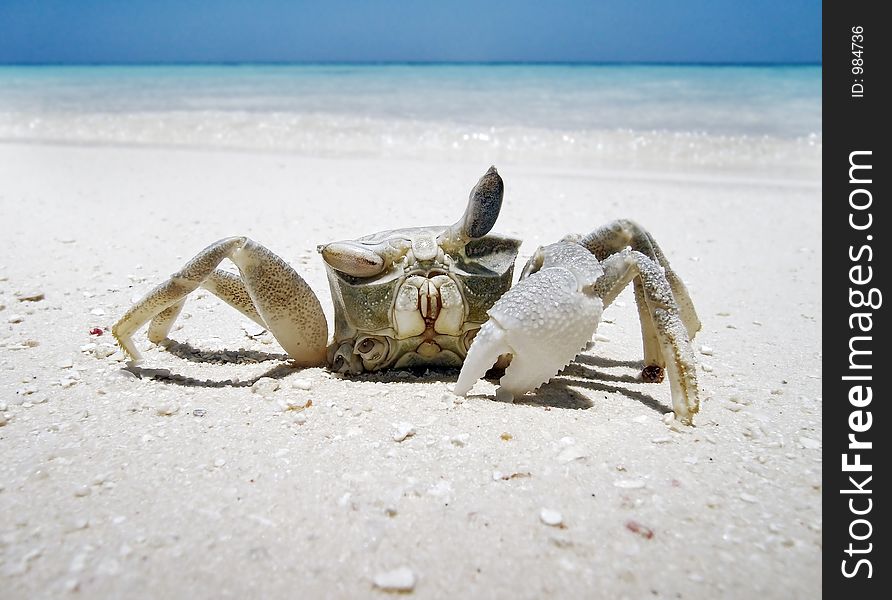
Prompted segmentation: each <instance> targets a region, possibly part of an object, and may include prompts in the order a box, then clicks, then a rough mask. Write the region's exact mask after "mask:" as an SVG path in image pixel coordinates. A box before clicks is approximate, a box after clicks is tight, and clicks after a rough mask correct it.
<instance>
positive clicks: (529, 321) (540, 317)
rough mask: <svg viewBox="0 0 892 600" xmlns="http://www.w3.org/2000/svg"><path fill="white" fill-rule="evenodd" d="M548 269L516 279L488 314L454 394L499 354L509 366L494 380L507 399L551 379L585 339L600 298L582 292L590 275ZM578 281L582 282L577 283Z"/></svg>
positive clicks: (591, 330)
mask: <svg viewBox="0 0 892 600" xmlns="http://www.w3.org/2000/svg"><path fill="white" fill-rule="evenodd" d="M585 275H586V276H582V274H581V273H580V272H578V271H575V270H570V269H567V268H564V267H559V266H553V267H548V268H545V269H542V270H541V271H537V272H536V273H533V274H532V275H530V276H529V277H527V278H526V279H522V280H521V281H520V282H518V284H517V285H515V286H514V287H513V288H511V289H510V290H508V291H507V292H506V293H505V295H503V296H502V297H501V298H499V300H498V302H496V303H495V304H494V305H493V307H492V308H491V309H490V310H489V316H490V319H489V321H487V322H486V323H484V324H483V327H481V328H480V332H479V333H478V334H477V337H476V338H474V342H473V343H472V344H471V347H470V348H469V349H468V356H467V357H466V358H465V362H464V365H463V366H462V369H461V373H460V374H459V376H458V382H457V383H456V385H455V393H456V394H458V395H460V396H464V395H466V394H467V393H468V392H469V391H470V390H471V388H472V387H473V385H474V384H475V383H476V382H477V380H478V379H480V378H481V377H483V375H484V374H485V373H486V371H487V370H489V369H490V368H491V367H492V366H493V364H494V363H495V362H496V360H497V359H498V357H499V356H500V355H502V354H511V355H512V359H511V364H510V365H509V367H508V369H507V370H506V371H505V375H504V376H503V377H502V379H501V380H500V381H499V383H500V385H501V387H500V388H499V390H498V393H497V397H498V398H499V399H502V398H504V399H505V400H509V401H510V400H511V399H513V398H514V397H516V396H521V395H523V394H525V393H527V392H529V391H532V390H534V389H536V388H538V387H539V386H540V385H542V384H543V383H545V382H546V381H548V380H549V379H551V378H552V377H554V376H555V375H557V373H558V372H559V371H560V370H561V369H563V368H564V367H566V366H567V365H568V364H570V361H572V360H573V359H574V358H575V357H576V355H577V354H579V352H580V351H581V350H582V349H583V348H584V347H585V345H586V344H587V343H588V342H589V340H591V338H592V335H593V334H594V333H595V329H596V328H597V326H598V321H599V320H600V318H601V311H602V309H603V304H602V302H601V299H600V298H599V297H597V296H596V295H594V294H592V293H586V292H584V291H583V289H584V288H585V287H586V286H587V285H588V284H590V283H591V277H590V276H587V275H589V274H588V273H586V274H585ZM580 279H582V280H583V281H580Z"/></svg>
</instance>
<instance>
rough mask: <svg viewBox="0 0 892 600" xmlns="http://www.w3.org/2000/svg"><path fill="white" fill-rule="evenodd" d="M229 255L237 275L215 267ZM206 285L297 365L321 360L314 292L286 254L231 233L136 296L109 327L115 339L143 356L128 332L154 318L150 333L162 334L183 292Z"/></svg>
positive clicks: (323, 330) (324, 332) (155, 337)
mask: <svg viewBox="0 0 892 600" xmlns="http://www.w3.org/2000/svg"><path fill="white" fill-rule="evenodd" d="M225 258H228V259H229V260H231V261H232V262H233V263H235V265H236V267H238V270H239V274H240V276H241V277H237V276H235V275H232V274H228V273H225V272H223V271H220V270H218V269H217V265H219V264H220V262H221V261H222V260H223V259H225ZM199 286H204V287H206V288H207V289H208V290H210V291H211V292H213V293H214V294H216V295H218V296H220V297H221V298H223V299H224V300H225V301H226V302H228V303H229V304H231V305H233V306H234V307H235V308H237V309H238V310H240V311H241V312H242V313H243V314H245V315H246V316H247V317H249V318H251V319H253V320H254V321H256V322H258V323H259V324H261V325H263V326H264V327H266V328H267V329H269V331H270V332H271V333H272V334H273V336H275V338H276V340H278V342H279V343H280V344H281V345H282V347H283V348H284V349H285V351H286V352H287V353H288V354H289V355H290V356H291V357H292V358H293V359H294V360H295V362H296V363H297V364H299V365H303V366H319V365H322V364H325V355H326V344H327V341H328V325H327V323H326V320H325V314H324V313H323V312H322V306H321V305H320V304H319V300H318V298H316V295H315V294H314V293H313V291H312V289H310V286H309V285H307V283H306V281H304V280H303V278H302V277H301V276H300V275H298V274H297V272H296V271H294V269H292V268H291V267H290V266H289V265H288V264H287V263H286V262H285V261H284V260H282V259H281V258H279V257H278V256H276V255H275V254H274V253H273V252H271V251H270V250H268V249H267V248H265V247H263V246H261V245H260V244H258V243H256V242H254V241H252V240H250V239H248V238H245V237H231V238H226V239H222V240H219V241H217V242H214V243H213V244H211V245H210V246H208V247H207V248H205V249H204V250H202V251H201V252H199V253H198V254H197V255H196V256H195V258H193V259H192V260H190V261H189V262H188V263H186V264H185V265H184V266H183V268H181V269H180V270H179V271H177V272H176V273H174V274H173V275H171V276H170V278H169V279H168V280H167V281H165V282H164V283H162V284H161V285H159V286H157V287H156V288H154V289H153V290H152V291H150V292H149V293H148V294H146V296H145V297H143V298H142V299H141V300H140V301H139V302H137V303H136V304H135V305H133V307H131V308H130V310H128V311H127V313H125V314H124V316H123V317H121V319H120V320H119V321H118V322H117V323H116V324H115V325H114V327H112V333H113V335H114V336H115V339H117V340H118V343H119V344H120V345H121V347H122V348H123V349H124V351H125V352H126V353H127V354H129V355H130V356H131V357H132V358H133V359H134V360H136V361H139V360H140V359H141V356H140V353H139V351H138V350H137V349H136V346H135V345H134V343H133V339H132V336H133V334H134V333H136V331H137V330H139V329H140V328H141V327H142V326H143V325H145V324H146V323H148V322H149V321H152V324H151V325H150V327H149V337H150V339H151V340H152V341H160V340H163V339H164V338H165V337H166V336H167V333H168V332H169V331H170V328H171V326H172V325H173V322H174V321H175V320H176V317H177V315H178V314H179V312H180V310H182V307H183V304H184V302H185V298H186V296H187V295H188V294H189V293H191V292H192V291H194V290H195V289H197V288H198V287H199Z"/></svg>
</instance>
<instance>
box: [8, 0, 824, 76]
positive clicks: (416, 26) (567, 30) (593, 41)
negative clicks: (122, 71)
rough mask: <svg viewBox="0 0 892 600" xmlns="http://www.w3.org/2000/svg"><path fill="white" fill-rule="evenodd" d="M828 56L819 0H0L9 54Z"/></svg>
mask: <svg viewBox="0 0 892 600" xmlns="http://www.w3.org/2000/svg"><path fill="white" fill-rule="evenodd" d="M388 61H396V62H452V61H456V62H464V61H475V62H502V61H518V62H538V61H542V62H696V63H777V62H782V63H802V62H809V63H819V62H821V2H820V1H816V0H674V1H673V0H659V1H658V0H603V1H597V0H589V1H585V0H515V1H513V2H510V1H506V0H497V1H486V0H478V1H472V0H455V1H452V2H448V1H445V0H444V1H441V2H435V1H429V0H416V1H414V2H413V1H409V0H403V1H399V2H398V1H395V0H327V1H314V2H308V1H302V0H0V63H140V62H148V63H157V62H162V63H166V62H388Z"/></svg>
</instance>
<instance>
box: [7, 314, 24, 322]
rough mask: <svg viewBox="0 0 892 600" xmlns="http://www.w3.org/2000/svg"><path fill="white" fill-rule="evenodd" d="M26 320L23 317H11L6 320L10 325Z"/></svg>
mask: <svg viewBox="0 0 892 600" xmlns="http://www.w3.org/2000/svg"><path fill="white" fill-rule="evenodd" d="M24 320H25V317H23V316H22V315H9V316H8V317H7V318H6V321H7V322H9V323H21V322H22V321H24Z"/></svg>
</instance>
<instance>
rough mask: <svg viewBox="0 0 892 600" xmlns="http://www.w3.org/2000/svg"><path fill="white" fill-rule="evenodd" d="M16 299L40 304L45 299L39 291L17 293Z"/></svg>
mask: <svg viewBox="0 0 892 600" xmlns="http://www.w3.org/2000/svg"><path fill="white" fill-rule="evenodd" d="M15 297H16V299H17V300H18V301H19V302H40V301H41V300H43V299H44V298H45V296H44V293H43V292H40V291H37V290H29V291H27V292H17V293H16V295H15Z"/></svg>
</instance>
